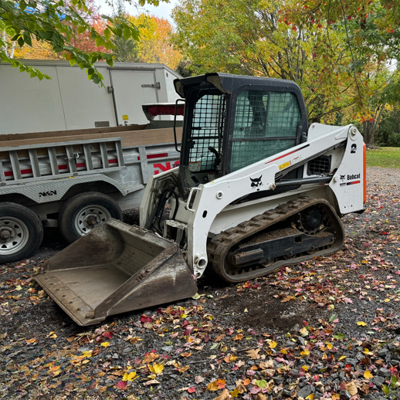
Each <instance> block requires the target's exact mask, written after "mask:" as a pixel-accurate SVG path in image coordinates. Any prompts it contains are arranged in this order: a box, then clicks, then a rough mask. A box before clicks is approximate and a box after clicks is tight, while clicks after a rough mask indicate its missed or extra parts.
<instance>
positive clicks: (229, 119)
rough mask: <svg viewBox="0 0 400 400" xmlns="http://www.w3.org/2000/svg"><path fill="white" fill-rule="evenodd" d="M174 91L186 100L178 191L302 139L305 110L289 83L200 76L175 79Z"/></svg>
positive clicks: (304, 125) (270, 154) (272, 153)
mask: <svg viewBox="0 0 400 400" xmlns="http://www.w3.org/2000/svg"><path fill="white" fill-rule="evenodd" d="M175 88H176V91H177V92H178V93H179V94H180V95H181V96H182V97H184V98H185V99H186V106H185V118H184V126H183V135H182V142H181V143H182V148H181V160H180V169H179V174H180V182H181V186H183V188H184V191H185V190H187V189H189V188H191V187H194V186H198V185H199V184H204V183H207V182H210V181H212V180H214V179H216V178H218V177H220V176H224V175H227V174H229V173H231V172H234V171H237V170H239V169H241V168H244V167H246V166H248V165H251V164H254V163H256V162H258V161H260V160H263V159H265V158H267V157H270V156H272V155H274V154H277V153H279V152H281V151H284V150H286V149H289V148H291V147H293V146H295V145H297V144H299V143H301V141H304V140H306V132H307V127H308V121H307V115H306V110H305V106H304V101H303V98H302V95H301V92H300V88H299V87H298V86H297V85H296V84H295V83H294V82H290V81H285V80H278V79H268V78H255V77H247V76H236V75H229V74H206V75H201V76H196V77H191V78H184V79H179V80H176V81H175ZM293 172H295V175H294V176H292V178H294V177H296V176H297V174H298V171H297V172H296V171H293ZM293 172H292V174H293Z"/></svg>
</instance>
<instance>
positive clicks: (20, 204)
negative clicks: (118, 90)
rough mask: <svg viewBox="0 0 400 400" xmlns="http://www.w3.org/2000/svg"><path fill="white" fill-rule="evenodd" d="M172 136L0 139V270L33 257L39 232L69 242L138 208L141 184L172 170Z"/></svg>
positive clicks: (164, 131) (113, 133) (154, 132)
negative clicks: (51, 230) (55, 233)
mask: <svg viewBox="0 0 400 400" xmlns="http://www.w3.org/2000/svg"><path fill="white" fill-rule="evenodd" d="M180 135H181V130H180V128H177V129H176V132H175V134H174V131H173V128H159V129H144V126H137V127H136V129H133V127H132V126H127V127H115V128H110V127H107V128H97V129H96V128H95V129H84V130H74V131H71V130H70V131H63V132H40V133H28V134H19V135H15V134H14V135H13V134H10V135H0V262H1V263H6V262H12V261H16V260H19V259H22V258H26V257H29V256H30V255H31V254H32V253H34V252H35V251H36V250H37V249H38V247H39V246H40V244H41V242H42V238H43V227H58V229H59V231H60V232H61V234H62V236H63V237H64V238H65V239H66V240H67V241H68V242H73V241H74V240H76V239H78V238H79V237H81V236H83V235H85V234H86V233H88V232H89V231H90V230H91V229H93V227H95V226H96V225H98V224H100V223H102V222H104V221H105V220H108V219H109V218H111V217H112V218H117V219H121V218H122V211H123V210H126V209H131V208H135V207H139V205H140V202H141V199H142V197H143V193H144V188H145V185H146V184H147V181H148V179H149V178H150V177H151V176H153V175H157V174H159V173H161V172H164V171H167V170H169V169H171V168H174V167H175V166H177V165H178V163H179V161H178V160H179V153H178V151H177V149H176V145H175V143H176V142H175V137H174V136H177V140H178V141H180Z"/></svg>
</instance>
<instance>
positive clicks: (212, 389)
mask: <svg viewBox="0 0 400 400" xmlns="http://www.w3.org/2000/svg"><path fill="white" fill-rule="evenodd" d="M207 389H208V391H210V392H216V391H217V390H218V384H217V381H212V382H210V383H209V384H208V385H207Z"/></svg>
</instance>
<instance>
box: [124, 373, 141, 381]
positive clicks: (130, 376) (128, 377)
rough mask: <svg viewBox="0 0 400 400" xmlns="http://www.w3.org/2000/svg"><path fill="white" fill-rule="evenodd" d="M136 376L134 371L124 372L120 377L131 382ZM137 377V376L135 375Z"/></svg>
mask: <svg viewBox="0 0 400 400" xmlns="http://www.w3.org/2000/svg"><path fill="white" fill-rule="evenodd" d="M135 377H136V372H135V371H133V372H125V374H124V376H123V377H122V380H123V381H128V382H132V381H133V380H135ZM136 378H138V377H136Z"/></svg>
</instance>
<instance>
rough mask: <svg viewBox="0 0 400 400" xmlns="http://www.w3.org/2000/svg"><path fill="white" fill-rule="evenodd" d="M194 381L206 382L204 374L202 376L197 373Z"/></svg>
mask: <svg viewBox="0 0 400 400" xmlns="http://www.w3.org/2000/svg"><path fill="white" fill-rule="evenodd" d="M194 381H195V382H196V383H201V382H204V378H203V377H202V376H200V375H197V376H196V377H195V378H194Z"/></svg>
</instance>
